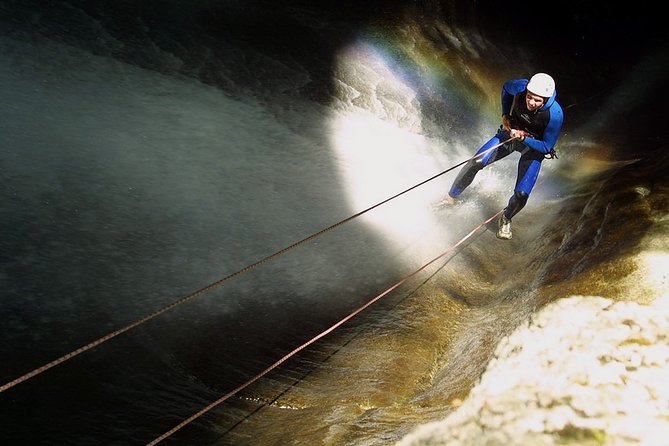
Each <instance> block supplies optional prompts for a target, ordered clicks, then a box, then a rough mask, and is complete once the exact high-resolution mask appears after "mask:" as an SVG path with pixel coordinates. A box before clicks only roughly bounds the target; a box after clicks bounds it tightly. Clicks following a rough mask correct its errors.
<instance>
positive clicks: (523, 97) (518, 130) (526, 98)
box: [438, 73, 563, 240]
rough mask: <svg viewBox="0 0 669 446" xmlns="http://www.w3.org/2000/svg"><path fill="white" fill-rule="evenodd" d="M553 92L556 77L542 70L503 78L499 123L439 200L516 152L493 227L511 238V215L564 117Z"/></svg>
mask: <svg viewBox="0 0 669 446" xmlns="http://www.w3.org/2000/svg"><path fill="white" fill-rule="evenodd" d="M555 96H556V91H555V81H554V80H553V78H552V77H551V76H549V75H548V74H546V73H537V74H535V75H534V76H532V77H531V78H530V79H529V81H528V80H527V79H514V80H510V81H507V82H506V83H505V84H504V86H503V88H502V125H501V126H500V128H499V130H498V131H497V134H496V135H495V136H493V137H492V138H491V139H490V140H489V141H488V142H486V143H485V144H484V145H483V146H482V147H481V148H480V149H479V150H478V151H477V152H476V155H475V156H474V157H473V158H472V159H471V160H470V161H469V162H468V163H467V164H466V165H465V166H464V167H463V168H462V170H461V171H460V173H459V174H458V176H457V178H456V179H455V181H454V182H453V185H452V186H451V189H450V191H449V192H448V196H447V197H446V198H445V199H444V200H442V201H441V202H440V203H438V204H452V203H454V202H455V199H456V198H457V197H458V196H459V195H460V194H461V193H462V192H463V191H464V190H465V189H466V188H467V186H469V185H470V184H471V183H472V181H473V180H474V177H475V176H476V174H477V173H478V172H479V170H481V169H483V168H484V167H485V166H487V165H489V164H492V163H494V162H495V161H498V160H500V159H502V158H504V157H506V156H508V155H510V154H511V153H513V152H520V160H519V161H518V176H517V178H516V186H515V188H514V193H513V196H512V197H511V198H510V199H509V203H508V205H507V206H506V208H504V214H503V215H502V216H501V217H500V219H499V225H498V230H497V237H498V238H501V239H506V240H510V239H511V237H512V233H511V219H512V218H513V217H514V216H515V215H516V214H517V213H518V212H520V210H521V209H522V208H523V207H524V206H525V204H526V203H527V199H528V198H529V196H530V192H532V188H533V187H534V184H535V183H536V181H537V177H538V176H539V170H540V169H541V162H542V161H543V160H544V158H547V157H548V158H553V157H555V150H554V149H555V144H556V143H557V140H558V136H559V135H560V130H561V129H562V121H563V114H562V107H560V104H558V103H557V101H556V100H555ZM509 139H511V140H510V141H508V140H509ZM505 141H507V142H505Z"/></svg>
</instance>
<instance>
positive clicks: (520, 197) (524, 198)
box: [513, 190, 530, 207]
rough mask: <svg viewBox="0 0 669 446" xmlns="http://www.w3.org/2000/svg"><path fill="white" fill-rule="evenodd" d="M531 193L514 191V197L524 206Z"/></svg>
mask: <svg viewBox="0 0 669 446" xmlns="http://www.w3.org/2000/svg"><path fill="white" fill-rule="evenodd" d="M529 197H530V195H529V194H528V193H527V192H523V191H522V190H521V191H516V192H514V193H513V198H514V199H515V200H516V201H517V202H518V203H519V204H520V207H523V206H525V205H526V204H527V199H528V198H529Z"/></svg>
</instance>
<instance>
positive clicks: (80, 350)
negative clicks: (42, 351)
mask: <svg viewBox="0 0 669 446" xmlns="http://www.w3.org/2000/svg"><path fill="white" fill-rule="evenodd" d="M511 139H513V138H510V139H508V140H506V141H504V142H501V143H499V144H497V145H495V146H493V147H490V148H489V149H487V150H486V151H484V152H481V153H480V154H478V155H475V156H473V157H471V158H469V159H466V160H464V161H462V162H460V163H458V164H456V165H454V166H452V167H450V168H448V169H446V170H444V171H443V172H440V173H438V174H436V175H434V176H432V177H430V178H428V179H427V180H424V181H422V182H420V183H418V184H416V185H414V186H412V187H410V188H408V189H405V190H403V191H402V192H399V193H397V194H395V195H393V196H392V197H389V198H386V199H385V200H383V201H381V202H379V203H377V204H375V205H373V206H370V207H368V208H367V209H364V210H362V211H360V212H358V213H357V214H354V215H352V216H350V217H348V218H345V219H344V220H341V221H339V222H337V223H335V224H333V225H331V226H328V227H327V228H325V229H322V230H320V231H318V232H315V233H313V234H311V235H310V236H308V237H305V238H303V239H302V240H299V241H297V242H295V243H293V244H291V245H289V246H286V247H285V248H283V249H280V250H279V251H276V252H275V253H273V254H270V255H268V256H266V257H263V258H262V259H260V260H258V261H256V262H255V263H252V264H250V265H248V266H246V267H244V268H242V269H240V270H239V271H235V272H234V273H232V274H229V275H227V276H225V277H223V278H222V279H219V280H217V281H215V282H213V283H211V284H209V285H207V286H205V287H203V288H200V289H199V290H197V291H195V292H193V293H191V294H188V295H186V296H184V297H182V298H181V299H178V300H176V301H174V302H172V303H171V304H169V305H167V306H165V307H163V308H161V309H158V310H156V311H154V312H153V313H150V314H148V315H146V316H144V317H142V318H140V319H138V320H136V321H135V322H132V323H130V324H128V325H126V326H124V327H121V328H119V329H118V330H115V331H112V332H110V333H108V334H106V335H104V336H102V337H101V338H99V339H96V340H94V341H92V342H90V343H88V344H86V345H84V346H81V347H79V348H77V349H76V350H73V351H71V352H70V353H67V354H65V355H63V356H61V357H60V358H57V359H55V360H53V361H51V362H49V363H47V364H44V365H42V366H40V367H38V368H36V369H34V370H33V371H31V372H28V373H26V374H24V375H22V376H20V377H18V378H16V379H14V380H12V381H9V382H8V383H6V384H3V385H2V386H0V393H2V392H4V391H6V390H8V389H11V388H12V387H14V386H16V385H18V384H20V383H22V382H24V381H27V380H29V379H31V378H33V377H35V376H37V375H39V374H40V373H44V372H45V371H47V370H49V369H51V368H53V367H55V366H57V365H59V364H62V363H64V362H65V361H67V360H70V359H72V358H74V357H75V356H77V355H80V354H81V353H84V352H86V351H88V350H91V349H93V348H95V347H97V346H98V345H100V344H102V343H104V342H107V341H109V340H110V339H113V338H115V337H117V336H119V335H121V334H123V333H125V332H127V331H130V330H132V329H133V328H135V327H137V326H138V325H141V324H143V323H145V322H148V321H150V320H151V319H154V318H156V317H158V316H160V315H161V314H163V313H166V312H168V311H169V310H171V309H173V308H175V307H177V306H179V305H181V304H183V303H186V302H188V301H191V300H193V299H195V298H196V297H198V296H200V295H201V294H204V293H206V292H208V291H211V290H212V289H214V288H217V287H219V286H220V285H222V284H223V283H225V282H227V281H229V280H231V279H233V278H235V277H237V276H240V275H242V274H244V273H246V272H248V271H250V270H251V269H253V268H255V267H257V266H259V265H261V264H263V263H265V262H268V261H270V260H272V259H274V258H276V257H278V256H280V255H282V254H284V253H286V252H287V251H289V250H291V249H293V248H296V247H297V246H299V245H302V244H304V243H306V242H307V241H309V240H312V239H314V238H316V237H319V236H321V235H323V234H324V233H326V232H328V231H331V230H332V229H334V228H336V227H338V226H340V225H343V224H344V223H347V222H349V221H351V220H353V219H355V218H357V217H360V216H361V215H363V214H365V213H367V212H369V211H371V210H373V209H376V208H377V207H379V206H381V205H383V204H385V203H387V202H389V201H390V200H393V199H395V198H397V197H399V196H400V195H403V194H406V193H407V192H410V191H412V190H413V189H416V188H417V187H420V186H422V185H423V184H425V183H427V182H429V181H432V180H434V179H435V178H438V177H440V176H441V175H444V174H445V173H447V172H450V171H451V170H453V169H455V168H457V167H459V166H461V165H463V164H465V163H467V162H468V161H470V160H472V159H474V158H477V157H481V156H483V155H485V154H486V153H487V152H489V151H491V150H494V149H496V148H497V147H499V146H501V145H503V144H506V143H507V142H509V141H511Z"/></svg>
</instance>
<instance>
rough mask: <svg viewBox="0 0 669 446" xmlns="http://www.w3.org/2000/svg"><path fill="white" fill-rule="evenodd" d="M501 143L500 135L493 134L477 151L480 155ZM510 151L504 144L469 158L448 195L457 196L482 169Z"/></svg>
mask: <svg viewBox="0 0 669 446" xmlns="http://www.w3.org/2000/svg"><path fill="white" fill-rule="evenodd" d="M499 143H500V139H499V137H498V136H497V135H496V136H493V137H492V138H490V140H488V142H486V143H485V144H484V145H483V146H482V147H481V148H480V149H479V150H478V151H477V152H476V155H480V154H482V153H484V152H486V151H487V150H488V149H490V148H491V147H493V146H495V145H498V144H499ZM509 153H511V152H510V151H509V148H508V147H507V145H504V146H501V147H498V148H497V149H495V150H491V151H489V152H487V153H485V154H484V155H482V156H476V155H475V157H474V158H472V159H471V160H469V161H468V162H467V164H465V166H464V167H463V168H462V170H460V173H458V176H457V177H456V178H455V181H453V185H452V186H451V189H450V190H449V191H448V196H449V197H451V198H457V197H458V196H459V195H460V194H461V193H462V192H463V191H464V190H465V189H466V188H467V187H469V185H470V184H472V181H474V177H476V174H477V173H479V171H480V170H481V169H483V168H484V167H485V166H487V165H489V164H492V163H494V162H495V161H498V160H500V159H502V158H504V157H505V156H507V155H509Z"/></svg>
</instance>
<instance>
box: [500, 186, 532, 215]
mask: <svg viewBox="0 0 669 446" xmlns="http://www.w3.org/2000/svg"><path fill="white" fill-rule="evenodd" d="M529 196H530V195H529V194H528V193H527V192H523V191H516V192H514V193H513V196H512V197H511V198H510V199H509V204H508V206H507V207H506V209H505V210H504V215H505V216H506V218H508V219H511V218H513V216H514V215H516V214H517V213H518V212H520V210H521V209H522V208H524V207H525V204H526V203H527V199H528V198H529Z"/></svg>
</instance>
